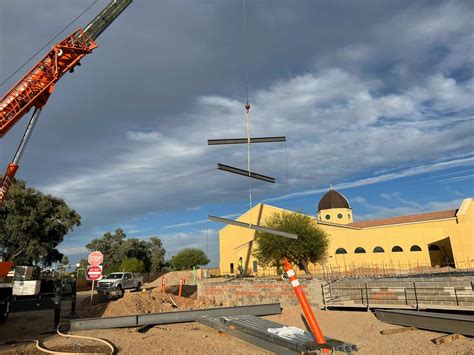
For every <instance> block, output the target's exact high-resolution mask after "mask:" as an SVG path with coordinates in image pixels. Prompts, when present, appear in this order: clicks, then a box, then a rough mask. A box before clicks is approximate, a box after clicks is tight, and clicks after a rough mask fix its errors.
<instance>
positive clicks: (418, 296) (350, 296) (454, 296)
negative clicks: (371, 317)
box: [321, 280, 474, 310]
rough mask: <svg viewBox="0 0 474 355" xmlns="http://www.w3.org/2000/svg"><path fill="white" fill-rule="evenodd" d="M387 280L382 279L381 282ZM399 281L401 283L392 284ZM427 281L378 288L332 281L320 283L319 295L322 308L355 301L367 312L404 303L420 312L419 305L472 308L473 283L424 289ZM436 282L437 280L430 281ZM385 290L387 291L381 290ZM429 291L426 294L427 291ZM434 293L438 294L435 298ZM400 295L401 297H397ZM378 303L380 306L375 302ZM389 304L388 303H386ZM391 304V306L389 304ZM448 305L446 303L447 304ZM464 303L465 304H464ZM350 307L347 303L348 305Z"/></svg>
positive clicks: (376, 286)
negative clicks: (469, 287)
mask: <svg viewBox="0 0 474 355" xmlns="http://www.w3.org/2000/svg"><path fill="white" fill-rule="evenodd" d="M389 282H390V281H387V280H384V281H383V283H389ZM392 282H400V281H392ZM428 282H429V281H426V282H423V283H418V285H417V283H416V282H414V281H413V282H412V281H410V283H411V286H409V287H407V286H399V285H394V286H393V287H392V286H390V287H383V286H380V285H371V286H369V285H368V283H367V282H365V283H364V286H362V287H358V286H346V285H344V286H338V285H334V282H332V283H327V284H322V285H321V292H322V297H323V304H324V308H327V307H330V306H331V305H344V302H348V301H350V302H354V304H356V303H355V302H356V301H359V300H360V305H363V306H365V307H366V308H367V309H370V307H371V305H374V304H377V306H378V307H380V306H381V302H383V303H384V304H387V305H388V304H390V305H400V304H405V305H406V306H412V307H413V308H415V309H417V310H418V309H419V308H420V305H424V306H427V305H438V306H439V305H445V306H466V307H471V305H472V306H474V283H473V282H472V281H471V282H470V286H471V289H468V290H466V287H456V286H451V287H449V286H447V287H446V286H444V287H443V286H439V287H426V284H427V283H428ZM432 282H436V281H432ZM384 289H387V290H384ZM428 290H429V292H427V291H428ZM434 293H437V294H436V295H435V294H434ZM401 296H403V297H402V298H400V297H401ZM377 302H379V303H377ZM387 302H389V303H387ZM390 302H392V303H390ZM448 303H449V304H448ZM466 303H467V304H468V305H466ZM348 306H349V304H348Z"/></svg>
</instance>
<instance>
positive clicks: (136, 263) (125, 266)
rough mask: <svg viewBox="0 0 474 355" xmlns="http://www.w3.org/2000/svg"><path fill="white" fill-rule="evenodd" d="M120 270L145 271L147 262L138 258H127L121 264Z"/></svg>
mask: <svg viewBox="0 0 474 355" xmlns="http://www.w3.org/2000/svg"><path fill="white" fill-rule="evenodd" d="M120 271H127V272H145V263H144V262H143V260H138V259H137V258H125V259H123V261H122V263H121V264H120Z"/></svg>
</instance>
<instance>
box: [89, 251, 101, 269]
mask: <svg viewBox="0 0 474 355" xmlns="http://www.w3.org/2000/svg"><path fill="white" fill-rule="evenodd" d="M87 261H88V262H89V265H94V266H98V265H100V264H102V261H104V255H103V254H102V253H101V252H100V251H98V250H96V251H93V252H92V253H90V254H89V257H88V258H87Z"/></svg>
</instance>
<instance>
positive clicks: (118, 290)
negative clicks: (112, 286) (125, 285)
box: [117, 285, 124, 298]
mask: <svg viewBox="0 0 474 355" xmlns="http://www.w3.org/2000/svg"><path fill="white" fill-rule="evenodd" d="M117 294H118V297H119V298H122V297H123V294H124V292H123V290H122V286H121V285H118V286H117Z"/></svg>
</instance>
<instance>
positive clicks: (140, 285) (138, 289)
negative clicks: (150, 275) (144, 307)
mask: <svg viewBox="0 0 474 355" xmlns="http://www.w3.org/2000/svg"><path fill="white" fill-rule="evenodd" d="M141 289H142V284H141V282H139V283H138V284H137V287H135V291H137V292H140V290H141Z"/></svg>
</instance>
